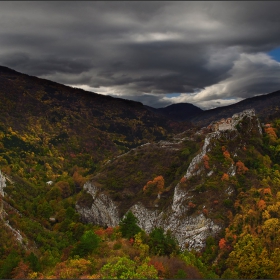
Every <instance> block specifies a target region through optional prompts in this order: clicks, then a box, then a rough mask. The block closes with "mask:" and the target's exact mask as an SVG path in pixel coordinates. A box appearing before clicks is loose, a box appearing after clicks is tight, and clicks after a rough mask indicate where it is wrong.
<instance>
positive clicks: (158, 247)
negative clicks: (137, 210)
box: [148, 228, 179, 256]
mask: <svg viewBox="0 0 280 280" xmlns="http://www.w3.org/2000/svg"><path fill="white" fill-rule="evenodd" d="M148 245H149V247H150V252H151V253H152V254H154V255H159V256H163V255H168V256H170V255H171V254H172V253H173V252H176V253H177V252H178V249H179V247H178V243H177V241H176V239H175V238H173V236H172V235H171V232H170V231H167V233H166V234H165V233H164V230H163V228H155V229H153V231H152V232H151V233H150V235H149V241H148Z"/></svg>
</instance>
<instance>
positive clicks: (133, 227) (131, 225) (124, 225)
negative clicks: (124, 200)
mask: <svg viewBox="0 0 280 280" xmlns="http://www.w3.org/2000/svg"><path fill="white" fill-rule="evenodd" d="M137 222H138V219H137V218H136V217H135V216H134V215H133V213H132V212H131V211H129V212H128V213H127V214H126V216H125V217H124V218H123V219H122V220H121V222H120V231H121V233H122V236H123V237H125V238H132V237H134V235H135V234H137V233H138V232H140V231H141V228H140V227H139V226H138V225H137Z"/></svg>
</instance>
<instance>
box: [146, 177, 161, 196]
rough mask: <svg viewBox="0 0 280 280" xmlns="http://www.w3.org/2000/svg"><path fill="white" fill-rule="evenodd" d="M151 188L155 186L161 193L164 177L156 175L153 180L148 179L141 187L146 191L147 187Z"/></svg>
mask: <svg viewBox="0 0 280 280" xmlns="http://www.w3.org/2000/svg"><path fill="white" fill-rule="evenodd" d="M151 188H152V189H153V188H156V189H157V190H158V192H159V193H161V192H162V191H163V189H164V179H163V177H162V176H161V175H160V176H157V177H155V178H154V180H153V181H149V182H148V183H147V184H146V185H145V186H144V187H143V191H144V192H145V191H147V190H148V189H151Z"/></svg>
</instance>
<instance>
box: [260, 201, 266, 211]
mask: <svg viewBox="0 0 280 280" xmlns="http://www.w3.org/2000/svg"><path fill="white" fill-rule="evenodd" d="M265 207H266V203H265V201H264V200H263V199H261V200H259V202H258V208H259V209H260V210H264V209H265Z"/></svg>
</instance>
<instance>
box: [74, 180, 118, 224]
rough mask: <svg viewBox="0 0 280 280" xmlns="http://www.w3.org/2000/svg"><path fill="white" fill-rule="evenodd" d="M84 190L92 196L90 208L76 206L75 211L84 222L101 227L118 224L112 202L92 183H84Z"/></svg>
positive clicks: (116, 212)
mask: <svg viewBox="0 0 280 280" xmlns="http://www.w3.org/2000/svg"><path fill="white" fill-rule="evenodd" d="M83 188H84V190H86V191H87V192H88V193H89V194H91V195H92V198H93V203H92V205H91V207H90V208H87V207H81V206H79V205H78V204H76V209H77V211H78V212H79V213H80V215H81V217H82V219H83V220H84V221H86V222H89V223H93V224H97V225H101V226H113V227H114V226H117V225H118V224H119V221H120V219H119V211H118V208H117V206H116V205H115V203H114V202H113V200H112V199H111V198H110V197H109V196H107V195H106V194H104V193H101V192H100V191H99V189H98V188H97V187H96V186H95V185H94V184H93V183H92V182H86V183H85V184H84V187H83Z"/></svg>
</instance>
